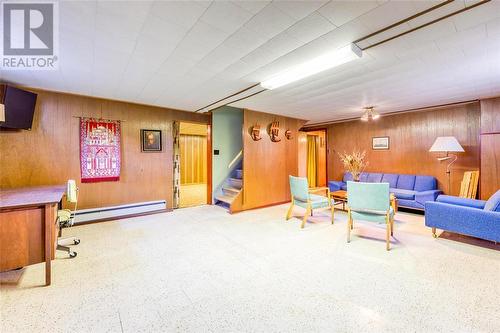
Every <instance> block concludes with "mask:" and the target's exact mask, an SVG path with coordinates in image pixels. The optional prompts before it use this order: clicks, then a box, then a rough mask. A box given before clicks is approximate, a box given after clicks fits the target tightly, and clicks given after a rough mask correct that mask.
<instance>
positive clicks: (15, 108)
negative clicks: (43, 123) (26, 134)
mask: <svg viewBox="0 0 500 333" xmlns="http://www.w3.org/2000/svg"><path fill="white" fill-rule="evenodd" d="M36 97H37V94H35V93H32V92H29V91H26V90H22V89H18V88H14V87H11V86H5V91H4V98H3V104H5V122H0V127H4V128H18V129H31V125H32V123H33V113H34V112H35V104H36Z"/></svg>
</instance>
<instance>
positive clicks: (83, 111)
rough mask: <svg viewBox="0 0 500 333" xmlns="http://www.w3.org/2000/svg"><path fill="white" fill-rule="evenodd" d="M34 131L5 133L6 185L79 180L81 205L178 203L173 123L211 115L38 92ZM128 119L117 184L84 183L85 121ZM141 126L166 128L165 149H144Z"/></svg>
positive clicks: (1, 177) (1, 161)
mask: <svg viewBox="0 0 500 333" xmlns="http://www.w3.org/2000/svg"><path fill="white" fill-rule="evenodd" d="M33 91H34V92H36V93H38V94H39V95H38V100H37V105H36V110H35V117H34V121H33V128H32V130H31V131H1V132H0V152H1V154H0V170H1V172H0V187H1V188H12V187H21V186H31V185H45V184H47V185H53V184H64V183H65V182H66V181H67V180H68V179H75V180H76V181H77V184H78V186H79V188H80V196H79V203H78V206H79V208H94V207H104V206H110V205H119V204H126V203H133V202H142V201H149V200H160V199H166V200H167V205H168V207H171V204H172V173H173V171H172V164H173V162H172V160H173V157H172V122H173V121H174V120H185V121H193V122H201V123H209V121H210V118H209V116H207V115H203V114H195V113H192V112H184V111H177V110H171V109H165V108H159V107H152V106H145V105H138V104H132V103H125V102H118V101H111V100H105V99H98V98H91V97H83V96H76V95H69V94H62V93H56V92H47V91H36V90H33ZM74 116H85V117H101V116H102V117H103V118H108V119H119V120H124V122H123V123H122V138H121V140H122V162H121V163H122V164H121V175H120V180H119V181H117V182H102V183H85V184H81V183H80V164H79V161H80V143H79V119H78V118H75V117H74ZM141 129H160V130H162V139H163V151H162V152H159V153H143V152H141V141H140V140H141V139H140V130H141Z"/></svg>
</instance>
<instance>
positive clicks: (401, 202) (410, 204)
mask: <svg viewBox="0 0 500 333" xmlns="http://www.w3.org/2000/svg"><path fill="white" fill-rule="evenodd" d="M398 207H403V208H411V209H421V210H423V209H424V205H422V204H421V203H420V202H417V201H415V200H405V199H398Z"/></svg>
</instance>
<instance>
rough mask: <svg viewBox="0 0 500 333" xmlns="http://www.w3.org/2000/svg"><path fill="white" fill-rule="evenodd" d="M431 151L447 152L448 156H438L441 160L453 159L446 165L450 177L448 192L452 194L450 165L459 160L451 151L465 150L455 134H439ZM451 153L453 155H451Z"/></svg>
mask: <svg viewBox="0 0 500 333" xmlns="http://www.w3.org/2000/svg"><path fill="white" fill-rule="evenodd" d="M429 151H430V152H440V153H446V156H443V157H438V158H437V159H438V161H439V162H443V161H447V160H451V161H450V163H448V166H447V167H446V175H447V177H448V191H447V192H448V194H450V173H451V171H450V166H451V165H452V164H453V163H455V161H456V160H457V158H458V157H457V155H453V154H450V153H463V152H464V151H465V150H464V149H463V148H462V146H461V145H460V143H459V142H458V140H457V138H455V137H454V136H438V137H437V138H436V141H434V144H433V145H432V147H431V149H429ZM450 155H451V156H450Z"/></svg>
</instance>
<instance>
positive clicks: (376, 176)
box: [366, 173, 390, 187]
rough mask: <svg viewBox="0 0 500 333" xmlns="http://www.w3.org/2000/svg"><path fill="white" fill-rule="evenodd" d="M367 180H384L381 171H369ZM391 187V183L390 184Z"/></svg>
mask: <svg viewBox="0 0 500 333" xmlns="http://www.w3.org/2000/svg"><path fill="white" fill-rule="evenodd" d="M367 175H368V176H367V177H366V182H367V183H380V182H381V181H382V174H381V173H367ZM389 187H390V185H389Z"/></svg>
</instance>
